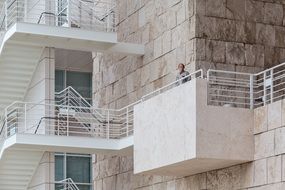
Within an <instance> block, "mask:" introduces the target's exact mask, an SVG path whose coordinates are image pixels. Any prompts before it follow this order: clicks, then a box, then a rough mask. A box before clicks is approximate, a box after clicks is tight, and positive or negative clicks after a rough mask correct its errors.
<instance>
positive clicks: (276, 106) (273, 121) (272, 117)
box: [268, 101, 282, 130]
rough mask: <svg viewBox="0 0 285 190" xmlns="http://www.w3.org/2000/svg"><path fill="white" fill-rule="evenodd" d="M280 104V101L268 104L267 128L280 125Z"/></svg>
mask: <svg viewBox="0 0 285 190" xmlns="http://www.w3.org/2000/svg"><path fill="white" fill-rule="evenodd" d="M281 105H282V101H277V102H274V103H272V104H269V105H268V130H270V129H275V128H278V127H281Z"/></svg>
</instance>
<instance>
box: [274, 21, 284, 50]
mask: <svg viewBox="0 0 285 190" xmlns="http://www.w3.org/2000/svg"><path fill="white" fill-rule="evenodd" d="M275 40H276V41H275V43H276V44H275V45H276V46H278V47H285V28H284V27H281V26H280V27H278V26H276V27H275Z"/></svg>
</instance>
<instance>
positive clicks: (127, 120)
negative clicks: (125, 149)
mask: <svg viewBox="0 0 285 190" xmlns="http://www.w3.org/2000/svg"><path fill="white" fill-rule="evenodd" d="M126 116H127V119H126V122H127V137H128V136H129V107H127V114H126Z"/></svg>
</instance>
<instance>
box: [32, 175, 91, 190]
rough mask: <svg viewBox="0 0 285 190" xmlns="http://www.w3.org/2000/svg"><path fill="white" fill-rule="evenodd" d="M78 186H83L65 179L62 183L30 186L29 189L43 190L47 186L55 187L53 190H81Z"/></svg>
mask: <svg viewBox="0 0 285 190" xmlns="http://www.w3.org/2000/svg"><path fill="white" fill-rule="evenodd" d="M77 185H81V183H75V182H74V181H73V180H72V179H71V178H67V179H64V180H61V181H56V182H44V183H39V184H37V185H34V186H30V187H28V188H27V189H28V190H37V189H41V187H43V186H45V187H46V186H53V188H52V189H55V190H79V187H78V186H77ZM84 185H85V184H84ZM90 185H91V184H90Z"/></svg>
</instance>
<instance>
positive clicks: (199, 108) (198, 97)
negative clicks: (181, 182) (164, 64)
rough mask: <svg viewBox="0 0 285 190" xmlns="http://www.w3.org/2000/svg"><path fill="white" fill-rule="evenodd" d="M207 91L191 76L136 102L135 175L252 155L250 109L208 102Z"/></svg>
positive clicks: (177, 171)
mask: <svg viewBox="0 0 285 190" xmlns="http://www.w3.org/2000/svg"><path fill="white" fill-rule="evenodd" d="M206 89H207V88H206V81H204V80H197V81H196V80H193V81H191V82H189V83H187V84H184V85H181V86H178V87H176V88H174V89H171V90H169V91H167V92H165V93H163V94H160V95H158V96H156V97H154V98H152V99H149V100H147V101H145V102H143V103H141V104H139V105H137V106H135V112H134V114H135V117H134V125H135V134H134V172H135V173H147V174H149V173H150V174H160V175H167V174H169V175H174V176H175V175H178V176H183V175H187V174H188V175H190V174H195V173H200V172H203V171H207V170H209V169H218V168H222V167H226V166H230V165H234V164H236V163H242V162H247V161H250V160H252V159H253V112H252V111H250V110H246V109H234V108H228V109H227V108H223V107H213V106H207V105H206V102H207V101H206ZM184 94H187V95H188V96H189V97H192V98H187V99H183V98H182V97H181V96H184ZM180 97H181V98H180ZM173 107H175V110H173ZM225 114H227V118H225V117H224V115H225ZM205 117H206V118H207V120H205ZM273 136H274V135H273ZM143 139H148V141H147V142H146V141H144V140H143ZM272 151H274V148H273V149H272ZM174 153H175V154H174ZM145 160H148V162H146V161H145Z"/></svg>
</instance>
